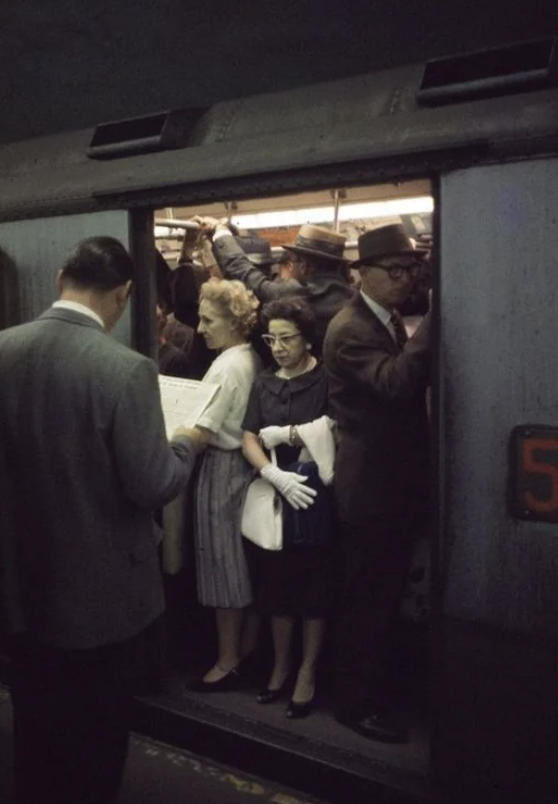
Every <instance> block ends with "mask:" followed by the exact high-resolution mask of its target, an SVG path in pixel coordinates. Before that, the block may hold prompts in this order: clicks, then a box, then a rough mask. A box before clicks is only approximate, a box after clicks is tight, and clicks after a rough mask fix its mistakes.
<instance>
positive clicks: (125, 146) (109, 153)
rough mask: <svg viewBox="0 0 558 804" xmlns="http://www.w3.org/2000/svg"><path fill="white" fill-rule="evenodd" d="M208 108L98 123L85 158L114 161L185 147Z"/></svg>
mask: <svg viewBox="0 0 558 804" xmlns="http://www.w3.org/2000/svg"><path fill="white" fill-rule="evenodd" d="M208 108H209V107H199V108H193V109H182V110H179V111H173V112H161V113H159V114H153V115H149V116H148V117H135V118H130V119H128V120H117V121H115V122H113V123H100V124H99V125H98V126H97V127H96V129H95V131H94V133H93V137H92V139H91V142H90V144H89V148H88V149H87V156H88V157H90V158H91V159H115V158H117V157H120V156H131V155H133V154H139V153H145V152H147V151H164V150H167V149H169V148H184V147H187V146H188V144H189V142H190V141H191V140H192V134H193V131H194V129H195V127H196V125H197V124H198V122H199V120H200V119H201V118H202V117H203V115H204V114H205V112H207V110H208Z"/></svg>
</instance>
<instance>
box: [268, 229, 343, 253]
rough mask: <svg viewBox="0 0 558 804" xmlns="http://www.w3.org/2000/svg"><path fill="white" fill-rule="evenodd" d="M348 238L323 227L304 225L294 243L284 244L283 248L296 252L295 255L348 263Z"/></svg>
mask: <svg viewBox="0 0 558 804" xmlns="http://www.w3.org/2000/svg"><path fill="white" fill-rule="evenodd" d="M345 241H346V238H345V237H343V235H340V234H337V233H336V232H332V231H331V230H330V229H325V228H324V227H323V226H314V225H313V224H311V223H305V224H303V225H302V226H301V227H300V229H299V231H298V234H297V236H296V238H295V241H294V243H283V244H282V245H283V248H288V249H289V251H294V253H295V254H302V255H304V254H308V255H310V256H311V257H320V258H321V259H325V260H335V262H348V260H346V259H344V257H343V251H344V249H345Z"/></svg>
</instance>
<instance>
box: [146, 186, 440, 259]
mask: <svg viewBox="0 0 558 804" xmlns="http://www.w3.org/2000/svg"><path fill="white" fill-rule="evenodd" d="M432 209H433V199H432V194H431V185H430V182H429V181H428V180H418V181H407V182H401V183H397V184H380V185H371V186H359V187H350V188H343V187H335V188H331V189H329V190H318V191H315V192H301V193H297V194H290V195H284V196H274V197H271V198H256V199H249V200H242V201H234V200H232V201H224V202H215V203H212V204H205V205H198V206H190V205H184V206H177V207H172V208H168V207H167V208H165V209H161V210H156V212H155V224H156V225H155V238H156V243H157V248H158V249H159V251H161V253H162V254H163V256H164V257H165V259H166V260H167V262H168V263H169V265H170V267H171V268H174V267H175V266H176V262H177V260H178V257H179V254H180V244H181V240H182V237H183V233H184V229H183V228H182V226H181V224H183V223H187V222H188V221H189V220H190V219H191V218H192V217H193V216H194V215H207V216H211V217H215V218H217V219H221V218H226V219H228V220H230V221H231V222H232V223H233V224H234V225H235V226H237V228H238V229H239V230H240V231H241V233H242V232H250V233H253V234H256V235H259V236H260V237H264V238H265V239H267V240H268V241H269V242H270V244H271V246H272V248H275V249H277V248H279V247H280V246H281V245H283V244H285V243H289V242H292V241H294V238H295V235H296V233H297V231H298V228H299V227H300V226H301V225H302V224H304V223H313V224H316V225H318V226H326V227H334V228H335V229H336V231H338V232H340V233H341V234H343V235H345V236H346V238H347V248H346V255H345V256H346V257H347V258H348V259H354V258H356V241H357V239H358V236H359V235H360V234H362V232H364V231H366V230H367V229H372V228H375V227H377V226H382V225H384V224H389V223H400V222H402V223H403V225H404V226H405V228H406V230H407V233H408V234H409V236H411V237H414V238H415V239H416V238H417V237H418V238H419V239H420V237H421V236H422V235H427V234H430V233H431V226H432V223H431V220H432V218H431V213H432Z"/></svg>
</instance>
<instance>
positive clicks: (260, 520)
mask: <svg viewBox="0 0 558 804" xmlns="http://www.w3.org/2000/svg"><path fill="white" fill-rule="evenodd" d="M271 462H272V464H274V466H277V457H276V455H275V450H274V449H272V450H271ZM282 515H283V503H282V501H281V495H280V494H279V492H278V491H276V489H275V487H274V486H272V485H271V483H269V482H268V481H267V480H264V478H263V477H256V478H255V479H254V480H252V482H251V483H250V485H249V486H248V489H247V491H246V495H245V497H244V504H243V506H242V517H241V521H240V532H241V533H242V535H243V536H244V537H245V538H246V539H249V540H250V541H251V542H253V543H254V544H257V545H258V547H263V549H264V550H281V548H282V547H283V516H282Z"/></svg>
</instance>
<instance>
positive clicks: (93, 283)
mask: <svg viewBox="0 0 558 804" xmlns="http://www.w3.org/2000/svg"><path fill="white" fill-rule="evenodd" d="M135 273H136V269H135V265H134V261H133V260H132V258H131V257H130V255H129V254H128V252H127V251H126V249H125V248H124V246H123V245H122V243H120V241H119V240H116V239H115V238H114V237H88V238H87V239H86V240H82V241H81V242H80V243H78V244H77V246H76V247H75V248H74V249H73V251H72V252H71V254H70V256H69V257H68V259H67V260H66V262H65V263H64V265H63V267H62V271H61V276H60V279H61V281H62V283H63V285H72V286H74V287H77V288H81V289H83V290H93V291H97V292H100V293H105V292H108V291H110V290H114V288H117V287H120V286H121V285H125V284H126V282H129V281H130V280H133V279H134V278H135Z"/></svg>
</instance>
